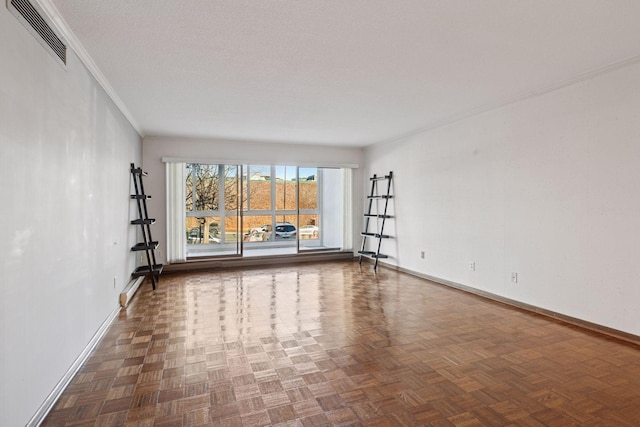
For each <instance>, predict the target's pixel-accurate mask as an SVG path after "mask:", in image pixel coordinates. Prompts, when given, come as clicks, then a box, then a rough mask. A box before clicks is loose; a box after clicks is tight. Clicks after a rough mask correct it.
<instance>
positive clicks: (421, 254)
mask: <svg viewBox="0 0 640 427" xmlns="http://www.w3.org/2000/svg"><path fill="white" fill-rule="evenodd" d="M420 258H422V259H424V251H420Z"/></svg>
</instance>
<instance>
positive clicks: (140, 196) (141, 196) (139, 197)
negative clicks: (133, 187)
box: [131, 194, 151, 200]
mask: <svg viewBox="0 0 640 427" xmlns="http://www.w3.org/2000/svg"><path fill="white" fill-rule="evenodd" d="M131 198H132V199H134V200H136V199H137V200H147V199H150V198H151V196H150V195H148V194H132V195H131Z"/></svg>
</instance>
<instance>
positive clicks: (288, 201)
mask: <svg viewBox="0 0 640 427" xmlns="http://www.w3.org/2000/svg"><path fill="white" fill-rule="evenodd" d="M295 209H296V167H295V166H276V210H295Z"/></svg>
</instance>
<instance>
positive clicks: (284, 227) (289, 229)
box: [275, 222, 297, 239]
mask: <svg viewBox="0 0 640 427" xmlns="http://www.w3.org/2000/svg"><path fill="white" fill-rule="evenodd" d="M296 233H297V230H296V227H295V226H294V225H293V224H291V223H290V222H279V223H277V224H276V229H275V235H276V239H290V238H294V239H295V237H296Z"/></svg>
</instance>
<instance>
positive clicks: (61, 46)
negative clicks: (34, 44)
mask: <svg viewBox="0 0 640 427" xmlns="http://www.w3.org/2000/svg"><path fill="white" fill-rule="evenodd" d="M7 9H9V11H11V13H13V15H15V16H16V17H17V18H18V20H19V21H20V22H22V24H23V25H24V26H25V27H26V28H27V29H28V30H29V31H30V32H31V34H33V36H34V37H35V38H36V39H37V40H38V41H39V42H40V44H41V45H42V46H44V48H45V49H47V50H48V51H49V52H50V53H51V54H52V55H54V57H56V58H57V59H59V60H60V61H61V62H62V64H63V65H66V64H67V45H66V43H65V42H64V41H63V40H62V39H61V38H60V37H58V35H56V33H55V32H54V31H53V29H51V26H49V24H48V23H47V21H46V20H45V18H44V17H43V15H45V14H44V13H41V11H39V10H38V8H37V6H34V5H33V4H32V3H31V2H30V1H29V0H7Z"/></svg>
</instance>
